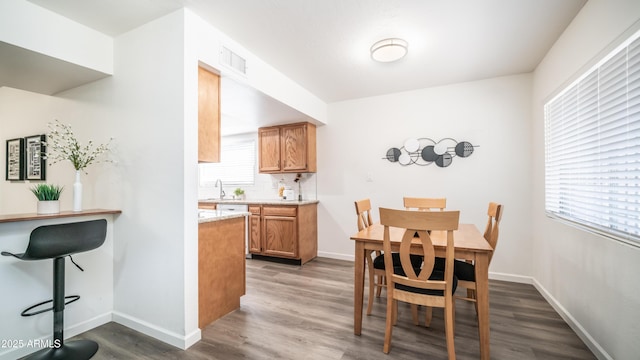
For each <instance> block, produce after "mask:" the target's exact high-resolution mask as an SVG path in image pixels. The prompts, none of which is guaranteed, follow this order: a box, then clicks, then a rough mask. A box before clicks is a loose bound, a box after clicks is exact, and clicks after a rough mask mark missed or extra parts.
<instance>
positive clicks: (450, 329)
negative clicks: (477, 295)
mask: <svg viewBox="0 0 640 360" xmlns="http://www.w3.org/2000/svg"><path fill="white" fill-rule="evenodd" d="M444 330H445V332H446V338H447V354H448V357H449V360H455V358H456V350H455V344H454V309H453V299H452V298H451V297H450V298H449V299H448V300H445V307H444Z"/></svg>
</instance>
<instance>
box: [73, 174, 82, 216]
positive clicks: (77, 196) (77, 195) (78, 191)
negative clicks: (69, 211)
mask: <svg viewBox="0 0 640 360" xmlns="http://www.w3.org/2000/svg"><path fill="white" fill-rule="evenodd" d="M73 211H82V183H81V182H80V170H76V181H75V182H74V183H73Z"/></svg>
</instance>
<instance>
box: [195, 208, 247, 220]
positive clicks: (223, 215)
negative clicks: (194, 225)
mask: <svg viewBox="0 0 640 360" xmlns="http://www.w3.org/2000/svg"><path fill="white" fill-rule="evenodd" d="M249 215H251V213H250V212H248V211H224V210H208V209H198V224H200V223H205V222H211V221H221V220H228V219H235V218H239V217H244V216H249Z"/></svg>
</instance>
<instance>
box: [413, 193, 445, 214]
mask: <svg viewBox="0 0 640 360" xmlns="http://www.w3.org/2000/svg"><path fill="white" fill-rule="evenodd" d="M402 201H403V203H404V208H405V209H407V210H419V211H432V210H434V209H438V210H440V211H444V209H445V208H446V207H447V198H417V197H407V196H405V197H404V198H403V199H402Z"/></svg>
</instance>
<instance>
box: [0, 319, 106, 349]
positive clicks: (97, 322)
mask: <svg viewBox="0 0 640 360" xmlns="http://www.w3.org/2000/svg"><path fill="white" fill-rule="evenodd" d="M108 322H111V312H108V313H105V314H102V315H98V316H96V317H93V318H91V319H89V320H86V321H83V322H81V323H78V324H74V325H72V326H69V327H68V328H65V329H64V339H65V340H67V339H69V338H72V337H74V336H76V335H79V334H82V333H83V332H85V331H89V330H91V329H93V328H97V327H98V326H101V325H104V324H106V323H108ZM5 340H9V339H5ZM51 341H53V334H49V335H47V336H43V337H41V338H39V339H33V340H32V342H33V343H34V344H36V345H38V346H30V343H26V344H24V345H25V346H23V347H16V348H15V349H13V350H10V351H7V352H4V353H0V360H13V359H18V358H21V357H23V356H27V355H29V354H31V353H33V352H36V351H38V350H40V349H43V348H44V347H42V346H45V347H46V346H49V345H50V344H51Z"/></svg>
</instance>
